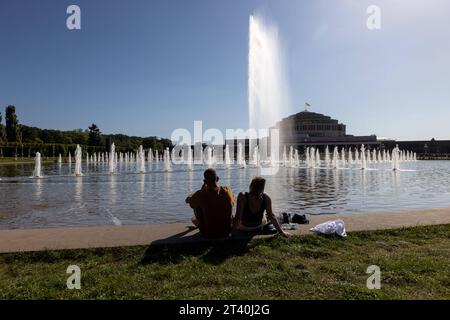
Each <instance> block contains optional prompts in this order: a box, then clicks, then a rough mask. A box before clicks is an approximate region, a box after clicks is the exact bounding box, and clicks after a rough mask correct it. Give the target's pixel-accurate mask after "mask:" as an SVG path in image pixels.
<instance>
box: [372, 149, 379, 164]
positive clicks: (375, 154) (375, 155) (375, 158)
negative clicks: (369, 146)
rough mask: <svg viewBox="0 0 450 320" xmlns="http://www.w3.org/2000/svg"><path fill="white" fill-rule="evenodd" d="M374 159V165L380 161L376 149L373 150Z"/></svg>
mask: <svg viewBox="0 0 450 320" xmlns="http://www.w3.org/2000/svg"><path fill="white" fill-rule="evenodd" d="M372 159H373V162H374V163H377V162H378V159H377V150H376V149H373V150H372Z"/></svg>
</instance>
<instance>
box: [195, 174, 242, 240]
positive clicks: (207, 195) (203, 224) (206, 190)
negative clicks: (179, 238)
mask: <svg viewBox="0 0 450 320" xmlns="http://www.w3.org/2000/svg"><path fill="white" fill-rule="evenodd" d="M203 177H204V180H203V183H204V184H203V187H202V188H201V189H200V190H198V191H197V192H195V193H194V194H192V195H190V196H188V197H187V198H186V203H188V204H189V205H190V206H191V208H192V209H194V215H195V218H193V219H192V222H193V223H194V224H195V225H196V226H198V228H199V230H200V233H201V235H202V236H203V237H205V238H207V239H217V238H224V237H228V236H229V235H230V233H231V226H232V223H233V205H234V196H233V193H232V192H231V190H230V188H228V187H221V186H219V185H218V182H219V177H218V176H217V173H216V171H215V170H214V169H207V170H205V172H204V174H203Z"/></svg>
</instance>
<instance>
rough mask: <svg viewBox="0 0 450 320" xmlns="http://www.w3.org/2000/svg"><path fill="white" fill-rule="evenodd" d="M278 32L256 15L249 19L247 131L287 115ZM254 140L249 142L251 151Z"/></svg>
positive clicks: (272, 122) (268, 124) (283, 72)
mask: <svg viewBox="0 0 450 320" xmlns="http://www.w3.org/2000/svg"><path fill="white" fill-rule="evenodd" d="M288 91H289V90H288V83H287V81H286V76H285V69H284V62H283V57H282V51H281V48H280V43H279V38H278V30H277V28H276V26H275V25H273V24H270V23H269V22H268V21H267V20H266V19H264V18H263V17H261V16H259V15H251V16H250V19H249V52H248V112H249V129H253V130H256V131H258V130H260V129H265V130H267V129H269V128H270V127H272V126H273V124H274V122H275V121H277V120H280V119H281V118H282V117H283V116H286V115H288V114H291V113H292V112H290V111H291V110H289V109H290V102H289V96H290V95H289V92H288ZM255 141H256V140H255V139H250V145H249V150H252V151H253V148H254V145H255Z"/></svg>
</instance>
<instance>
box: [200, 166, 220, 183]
mask: <svg viewBox="0 0 450 320" xmlns="http://www.w3.org/2000/svg"><path fill="white" fill-rule="evenodd" d="M203 177H204V178H205V182H206V184H214V183H216V182H217V173H216V170H214V169H211V168H210V169H206V170H205V172H204V173H203Z"/></svg>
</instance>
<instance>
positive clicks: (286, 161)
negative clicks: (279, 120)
mask: <svg viewBox="0 0 450 320" xmlns="http://www.w3.org/2000/svg"><path fill="white" fill-rule="evenodd" d="M287 165H288V160H287V154H286V146H285V145H284V146H283V166H285V167H286V166H287Z"/></svg>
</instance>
